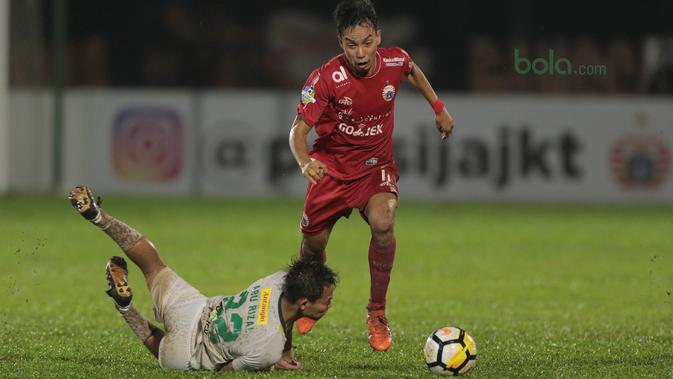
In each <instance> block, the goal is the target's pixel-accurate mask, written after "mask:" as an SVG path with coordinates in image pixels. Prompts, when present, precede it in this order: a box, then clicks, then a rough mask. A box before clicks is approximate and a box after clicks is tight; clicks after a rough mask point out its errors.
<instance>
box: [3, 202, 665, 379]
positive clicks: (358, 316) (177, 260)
mask: <svg viewBox="0 0 673 379" xmlns="http://www.w3.org/2000/svg"><path fill="white" fill-rule="evenodd" d="M102 195H105V194H102ZM104 206H105V208H106V209H107V210H108V212H110V213H111V214H112V215H114V216H116V217H118V218H120V219H122V220H124V221H125V222H127V223H129V224H130V225H132V226H134V227H136V228H137V229H138V230H140V231H141V232H142V233H144V234H145V235H146V236H148V237H149V238H150V239H151V240H152V241H153V242H154V243H155V244H156V245H157V247H158V249H159V251H160V252H161V254H162V256H163V258H164V260H165V261H166V262H167V264H169V265H170V266H172V267H173V268H174V269H175V270H176V271H177V272H178V273H179V274H180V275H182V276H183V277H184V278H185V279H186V280H187V281H189V282H190V283H192V284H193V285H194V286H195V287H197V288H198V289H200V290H201V291H202V292H203V293H204V294H206V295H209V296H212V295H216V294H231V293H234V292H236V291H239V290H240V289H242V288H244V287H245V286H247V285H248V284H249V283H251V282H252V281H254V280H256V279H258V278H259V277H261V276H263V275H266V274H269V273H271V272H273V271H276V270H278V269H280V268H282V267H283V266H284V265H285V264H287V263H288V262H289V260H290V259H291V257H293V256H295V255H296V253H297V251H298V243H299V232H298V221H299V216H300V209H301V203H300V202H298V201H291V200H264V201H252V200H250V201H223V200H170V199H154V198H145V199H127V198H118V197H110V198H108V199H106V201H105V203H104ZM672 216H673V207H671V206H630V207H608V206H595V205H594V206H579V205H524V204H509V205H489V204H438V203H417V202H411V201H404V200H403V202H402V204H401V207H400V209H399V210H398V213H397V224H396V234H397V241H398V242H397V246H398V250H397V257H396V261H395V267H394V270H393V277H392V281H391V286H390V289H389V292H388V316H389V319H390V320H391V327H392V330H393V332H394V335H395V343H394V346H393V347H392V349H391V350H390V351H389V352H387V353H383V354H382V353H375V352H373V351H372V350H371V349H370V347H369V345H368V343H367V338H366V327H365V322H364V321H365V308H364V307H365V305H366V303H367V299H368V295H369V271H368V266H367V248H368V244H369V231H368V229H367V226H366V224H365V223H364V222H363V221H362V220H361V219H360V218H359V216H357V214H356V213H355V212H354V213H353V216H352V217H351V219H349V220H345V219H344V220H341V221H340V222H339V223H338V224H337V226H336V227H335V229H334V231H333V233H332V239H331V241H330V244H329V246H328V263H329V264H330V265H331V266H332V267H333V268H334V269H335V270H337V271H338V272H339V273H340V276H341V283H340V285H339V286H338V288H337V291H336V292H335V299H334V302H333V307H332V310H331V311H330V312H329V313H328V314H327V316H326V317H325V318H324V319H323V320H322V321H320V322H319V323H318V324H317V325H316V327H315V329H314V330H313V332H312V333H311V334H309V335H308V336H298V335H296V334H295V340H294V342H295V345H296V350H295V353H296V356H297V358H298V360H300V361H301V362H302V363H303V364H304V365H305V366H306V369H305V370H304V371H303V372H296V373H288V372H278V371H276V372H267V373H261V374H244V375H241V374H237V375H236V377H342V378H415V377H419V378H429V377H431V375H430V373H429V372H428V371H427V369H426V367H425V363H424V362H423V360H422V358H421V350H422V347H423V344H424V341H425V339H426V337H427V336H428V335H429V334H430V333H431V332H432V331H433V330H434V329H436V328H439V327H442V326H447V325H453V326H459V327H462V328H464V329H466V330H467V331H469V332H470V333H472V335H473V336H474V337H475V339H476V341H477V346H478V350H479V351H478V359H477V368H476V370H475V371H474V372H473V373H472V374H471V375H470V376H471V377H475V378H486V377H490V378H502V377H511V378H521V377H592V378H597V377H673V326H672V325H673V295H672V294H671V291H673V217H672ZM116 254H120V251H119V250H118V249H117V247H116V246H115V245H114V243H113V242H112V241H111V240H109V239H108V237H107V236H106V235H104V234H103V233H101V232H100V231H98V230H97V229H96V228H95V227H93V226H91V225H89V224H88V223H87V222H85V221H84V220H83V219H81V218H80V217H79V216H78V215H77V214H76V213H75V212H74V211H73V210H72V209H71V208H70V205H69V204H68V203H67V201H66V200H65V199H63V198H56V197H32V196H5V197H0V299H1V304H0V305H1V306H0V323H2V328H0V377H20V378H25V377H87V378H89V377H91V378H98V377H139V378H146V377H209V376H215V375H220V376H226V375H222V374H213V373H208V372H203V371H202V372H191V373H180V372H174V371H166V370H162V369H160V368H159V367H158V364H157V362H156V360H155V359H154V358H153V357H152V356H151V355H150V353H149V352H147V351H146V350H145V348H144V347H143V346H142V345H141V344H140V342H139V341H137V340H136V339H135V337H134V336H133V334H132V333H131V331H130V330H128V329H127V327H126V326H125V324H124V323H123V321H122V320H121V318H120V317H119V315H118V314H117V313H116V312H115V310H114V309H113V306H112V303H111V300H110V299H109V298H107V296H106V295H105V294H104V293H103V290H104V288H105V280H104V276H103V268H104V264H105V262H106V260H107V258H108V257H109V256H111V255H116ZM130 282H131V285H132V286H133V288H134V290H135V291H134V292H135V300H134V301H135V303H136V305H137V306H138V308H139V309H140V310H141V311H142V312H143V313H144V314H145V315H146V316H147V317H150V316H151V314H152V313H151V304H150V297H149V294H148V292H147V290H146V288H145V285H144V282H143V281H142V278H141V275H140V272H139V271H138V269H136V268H135V267H133V268H132V270H131V272H130Z"/></svg>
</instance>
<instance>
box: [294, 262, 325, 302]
mask: <svg viewBox="0 0 673 379" xmlns="http://www.w3.org/2000/svg"><path fill="white" fill-rule="evenodd" d="M337 281H338V279H337V274H336V273H334V271H332V270H331V269H330V268H329V267H327V266H325V265H324V264H323V263H321V262H319V261H302V260H296V261H294V262H292V263H291V264H290V266H288V268H287V275H286V276H285V283H284V284H283V293H284V294H285V297H286V298H287V299H288V301H290V302H293V303H294V302H296V301H297V300H299V299H300V298H302V297H305V298H307V299H308V300H309V301H316V300H317V299H319V298H320V296H322V291H323V289H324V288H325V286H328V285H333V286H335V285H336V283H337Z"/></svg>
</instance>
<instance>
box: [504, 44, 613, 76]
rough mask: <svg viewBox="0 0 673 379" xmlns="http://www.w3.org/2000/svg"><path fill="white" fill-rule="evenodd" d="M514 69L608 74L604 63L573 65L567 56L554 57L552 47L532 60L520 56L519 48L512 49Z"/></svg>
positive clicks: (571, 73) (524, 71)
mask: <svg viewBox="0 0 673 379" xmlns="http://www.w3.org/2000/svg"><path fill="white" fill-rule="evenodd" d="M514 70H515V71H516V73H517V74H520V75H527V74H529V73H530V72H531V71H532V72H533V74H535V75H579V76H605V75H607V74H608V68H607V66H606V65H603V64H578V65H573V63H572V62H571V61H570V59H568V58H563V57H556V52H555V51H554V49H549V50H548V52H547V57H537V58H535V59H533V60H530V59H528V58H527V57H522V56H521V53H520V52H519V49H514Z"/></svg>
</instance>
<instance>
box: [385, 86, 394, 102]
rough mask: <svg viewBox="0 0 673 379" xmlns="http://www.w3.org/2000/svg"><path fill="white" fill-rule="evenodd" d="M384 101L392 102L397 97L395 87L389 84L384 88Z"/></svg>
mask: <svg viewBox="0 0 673 379" xmlns="http://www.w3.org/2000/svg"><path fill="white" fill-rule="evenodd" d="M382 95H383V100H385V101H390V100H392V99H393V98H394V97H395V86H393V85H392V84H388V85H387V86H385V87H383V94H382Z"/></svg>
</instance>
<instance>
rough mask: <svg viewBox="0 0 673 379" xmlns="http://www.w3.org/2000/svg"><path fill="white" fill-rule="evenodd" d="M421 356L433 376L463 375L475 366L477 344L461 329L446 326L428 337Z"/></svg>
mask: <svg viewBox="0 0 673 379" xmlns="http://www.w3.org/2000/svg"><path fill="white" fill-rule="evenodd" d="M423 356H424V357H425V362H426V363H427V364H428V368H429V369H430V372H432V373H433V374H437V375H453V376H458V375H463V374H466V373H468V372H469V371H470V370H472V369H473V368H474V367H475V366H476V364H477V344H476V343H475V342H474V338H472V336H470V335H469V334H467V332H465V331H464V330H463V329H460V328H456V327H453V326H447V327H444V328H441V329H437V330H435V331H434V332H433V333H432V334H431V335H430V337H428V340H427V341H426V342H425V349H423Z"/></svg>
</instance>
